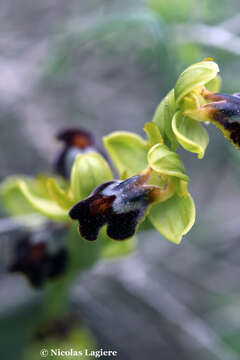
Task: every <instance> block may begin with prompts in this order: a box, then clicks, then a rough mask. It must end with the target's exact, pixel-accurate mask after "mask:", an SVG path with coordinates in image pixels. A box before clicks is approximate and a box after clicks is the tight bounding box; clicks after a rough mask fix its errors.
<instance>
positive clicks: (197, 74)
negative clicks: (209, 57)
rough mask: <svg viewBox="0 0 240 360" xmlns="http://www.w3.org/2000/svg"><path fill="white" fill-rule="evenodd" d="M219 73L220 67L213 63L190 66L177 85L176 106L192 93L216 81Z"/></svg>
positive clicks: (206, 62)
mask: <svg viewBox="0 0 240 360" xmlns="http://www.w3.org/2000/svg"><path fill="white" fill-rule="evenodd" d="M218 72H219V68H218V65H217V64H216V63H215V62H213V61H201V62H199V63H196V64H193V65H191V66H189V67H188V68H187V69H186V70H184V71H183V72H182V73H181V75H180V76H179V78H178V80H177V82H176V84H175V88H174V90H175V99H176V104H177V105H178V104H179V103H180V101H181V100H182V99H183V97H184V96H186V95H187V94H189V93H190V92H191V91H193V90H195V89H197V88H198V87H200V86H203V85H206V84H207V83H208V82H209V81H210V80H212V79H214V78H215V77H216V75H217V73H218Z"/></svg>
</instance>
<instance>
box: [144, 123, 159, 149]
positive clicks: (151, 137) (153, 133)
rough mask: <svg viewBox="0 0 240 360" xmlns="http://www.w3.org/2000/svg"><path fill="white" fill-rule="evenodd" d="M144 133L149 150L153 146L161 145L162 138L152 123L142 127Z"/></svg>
mask: <svg viewBox="0 0 240 360" xmlns="http://www.w3.org/2000/svg"><path fill="white" fill-rule="evenodd" d="M144 131H145V133H146V134H147V137H148V148H149V149H150V148H151V147H153V145H156V144H163V138H162V136H161V133H160V130H159V128H158V126H157V125H156V124H154V123H153V122H147V123H146V124H145V126H144Z"/></svg>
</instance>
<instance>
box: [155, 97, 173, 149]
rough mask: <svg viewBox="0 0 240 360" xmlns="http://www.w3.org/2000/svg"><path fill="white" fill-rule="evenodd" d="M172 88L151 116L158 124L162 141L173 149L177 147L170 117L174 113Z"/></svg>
mask: <svg viewBox="0 0 240 360" xmlns="http://www.w3.org/2000/svg"><path fill="white" fill-rule="evenodd" d="M175 111H176V106H175V97H174V90H171V91H170V92H169V93H168V94H167V96H165V98H164V99H163V100H162V101H161V102H160V104H159V105H158V107H157V110H156V111H155V114H154V116H153V122H154V123H155V124H156V125H157V126H158V128H159V130H160V133H161V135H162V137H163V141H164V143H165V144H166V145H167V146H168V147H169V148H170V149H171V150H173V151H175V150H176V149H177V147H178V142H177V139H176V136H175V135H174V133H173V131H172V118H173V116H174V114H175Z"/></svg>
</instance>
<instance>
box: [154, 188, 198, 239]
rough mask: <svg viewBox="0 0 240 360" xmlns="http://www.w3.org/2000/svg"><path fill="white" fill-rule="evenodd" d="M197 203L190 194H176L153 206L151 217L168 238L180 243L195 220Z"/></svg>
mask: <svg viewBox="0 0 240 360" xmlns="http://www.w3.org/2000/svg"><path fill="white" fill-rule="evenodd" d="M195 215H196V214H195V205H194V201H193V199H192V197H191V195H190V194H189V195H188V197H186V198H182V197H179V196H178V195H177V194H175V195H174V196H173V197H171V198H170V199H168V200H166V201H164V202H162V203H157V204H155V205H153V206H152V208H151V209H150V212H149V215H148V216H149V219H150V221H151V222H152V224H153V226H154V227H155V228H156V229H157V230H158V231H159V232H160V233H161V234H162V236H164V237H165V238H166V239H167V240H169V241H171V242H173V243H175V244H179V243H180V242H181V240H182V236H183V235H185V234H186V233H187V232H188V231H189V230H190V229H191V227H192V226H193V224H194V222H195Z"/></svg>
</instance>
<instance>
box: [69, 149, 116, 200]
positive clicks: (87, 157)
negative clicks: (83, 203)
mask: <svg viewBox="0 0 240 360" xmlns="http://www.w3.org/2000/svg"><path fill="white" fill-rule="evenodd" d="M111 179H112V171H111V169H110V167H109V165H108V163H107V161H106V160H105V159H104V158H103V157H102V155H100V154H99V153H94V152H92V153H86V154H80V155H78V156H77V157H76V159H75V161H74V164H73V167H72V172H71V189H72V192H73V197H74V200H75V201H76V202H77V201H80V200H82V199H84V198H86V197H87V196H88V195H89V194H90V193H91V192H92V191H93V190H94V189H95V188H96V187H97V186H98V185H100V184H102V183H104V182H106V181H109V180H111Z"/></svg>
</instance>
